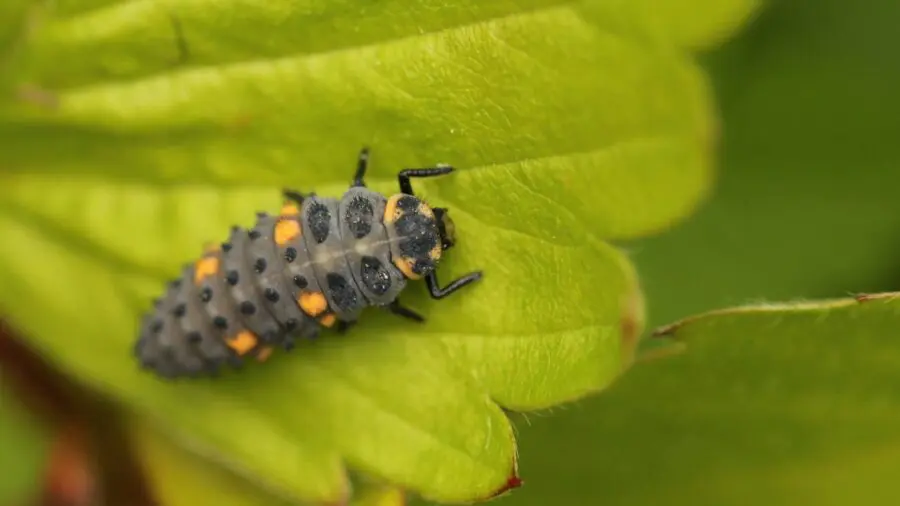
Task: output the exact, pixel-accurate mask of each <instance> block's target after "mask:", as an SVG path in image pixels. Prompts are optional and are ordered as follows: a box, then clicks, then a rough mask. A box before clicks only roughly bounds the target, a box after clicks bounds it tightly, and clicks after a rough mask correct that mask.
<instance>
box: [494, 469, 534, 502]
mask: <svg viewBox="0 0 900 506" xmlns="http://www.w3.org/2000/svg"><path fill="white" fill-rule="evenodd" d="M524 483H525V482H524V481H523V480H522V478H520V477H519V474H518V471H517V470H516V469H513V471H512V474H510V475H509V478H507V480H506V483H504V484H503V486H502V487H500V489H499V490H497V491H496V492H494V493H493V494H491V495H489V496H488V497H487V498H488V499H494V498H496V497H500V496H501V495H505V494H508V493H509V492H511V491H512V490H515V489H517V488H519V487H521V486H522V485H523V484H524Z"/></svg>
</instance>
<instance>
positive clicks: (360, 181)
mask: <svg viewBox="0 0 900 506" xmlns="http://www.w3.org/2000/svg"><path fill="white" fill-rule="evenodd" d="M368 169H369V148H367V147H365V146H364V147H363V148H362V149H361V150H359V157H358V158H357V160H356V174H354V175H353V182H352V183H350V186H351V187H360V186H361V187H363V188H365V186H366V181H365V179H366V170H368Z"/></svg>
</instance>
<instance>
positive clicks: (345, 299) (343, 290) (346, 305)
mask: <svg viewBox="0 0 900 506" xmlns="http://www.w3.org/2000/svg"><path fill="white" fill-rule="evenodd" d="M325 279H326V281H327V282H328V293H329V294H330V295H331V299H332V300H334V305H335V306H337V308H338V309H341V310H344V311H346V310H349V309H353V308H354V307H356V304H357V303H358V302H359V296H358V295H357V294H356V290H354V289H353V287H352V286H350V284H349V283H347V280H346V279H345V278H344V276H341V275H340V274H335V273H333V272H329V273H328V275H327V276H325Z"/></svg>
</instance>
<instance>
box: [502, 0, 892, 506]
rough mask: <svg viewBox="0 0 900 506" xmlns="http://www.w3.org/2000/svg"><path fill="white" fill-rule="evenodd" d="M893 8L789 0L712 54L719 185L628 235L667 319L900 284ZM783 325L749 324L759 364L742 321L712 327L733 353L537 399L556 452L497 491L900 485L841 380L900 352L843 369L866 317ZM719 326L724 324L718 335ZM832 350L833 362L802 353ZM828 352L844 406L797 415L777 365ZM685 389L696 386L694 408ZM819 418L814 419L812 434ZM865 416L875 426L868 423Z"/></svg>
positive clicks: (882, 498) (664, 492) (629, 492)
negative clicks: (552, 402)
mask: <svg viewBox="0 0 900 506" xmlns="http://www.w3.org/2000/svg"><path fill="white" fill-rule="evenodd" d="M897 26H900V4H898V3H897V2H893V1H891V0H878V1H870V2H858V3H847V2H838V1H836V0H827V1H822V0H802V1H792V2H777V1H773V2H770V5H769V6H768V7H767V8H766V9H765V10H764V11H763V13H762V15H761V16H760V18H759V19H758V20H756V21H755V22H754V23H753V24H752V25H751V26H750V27H749V28H748V29H747V30H745V31H744V32H743V33H742V35H741V36H740V37H739V38H738V39H737V40H735V41H733V42H732V43H730V44H728V46H727V47H725V48H723V49H722V50H719V51H715V52H714V53H712V54H710V55H709V58H708V59H707V62H708V68H710V69H711V70H712V72H713V76H714V84H715V87H716V90H717V93H718V94H719V102H720V104H721V108H722V140H723V149H722V157H723V158H722V166H721V171H720V177H719V180H718V183H717V187H716V193H715V195H714V197H713V198H712V200H711V201H710V202H709V203H708V204H706V205H705V206H704V207H703V208H702V209H701V210H700V211H699V213H698V214H697V215H696V216H695V217H694V218H692V219H691V220H690V221H689V222H687V223H685V224H684V225H683V226H679V227H678V228H677V229H675V230H672V231H670V232H668V233H666V234H664V235H663V236H661V237H658V238H654V239H649V240H646V241H641V242H640V243H633V244H632V245H630V247H629V249H630V251H631V252H632V259H633V260H634V261H635V262H636V263H637V264H638V267H639V268H640V270H641V274H642V280H643V286H644V288H645V290H646V293H647V297H648V307H649V308H650V313H649V319H650V321H651V323H652V325H654V326H656V325H662V324H664V323H667V322H671V321H673V320H675V319H678V318H680V317H684V316H687V315H690V314H694V313H698V312H702V311H706V310H710V309H714V308H719V307H724V306H728V305H738V304H745V303H753V302H761V301H778V300H791V299H795V298H806V299H808V298H813V297H817V298H823V297H825V298H831V297H843V296H846V295H848V294H852V293H857V292H877V291H890V290H896V289H897V288H898V287H900V260H898V259H900V199H898V197H897V188H900V144H898V143H897V142H896V135H897V132H900V95H897V92H896V90H898V89H900V65H897V61H898V60H897V58H896V51H895V48H896V47H900V32H898V31H897V30H896V27H897ZM828 322H829V320H828V319H827V318H826V319H825V320H824V321H823V322H821V323H822V325H826V324H827V323H828ZM864 325H865V323H864V322H863V321H862V320H860V326H861V328H865V327H864ZM811 327H813V326H812V325H811ZM885 327H888V328H884V334H883V336H881V339H883V341H880V342H881V343H882V344H885V345H888V344H890V340H891V339H894V340H895V341H896V339H898V332H900V330H898V329H900V325H896V326H894V327H893V328H889V326H888V325H885ZM777 328H778V327H777V325H776V324H774V323H773V324H772V329H773V331H772V332H771V333H770V332H767V333H765V334H764V335H760V336H758V337H754V338H753V340H754V341H753V342H755V343H757V344H756V346H762V343H765V342H767V341H765V339H766V338H767V337H768V336H771V337H772V339H770V340H769V341H768V342H769V343H770V346H771V356H770V357H769V358H768V359H764V360H761V359H760V358H759V356H758V355H757V356H756V357H753V358H752V360H753V370H751V369H749V367H744V368H741V369H738V368H739V367H741V363H740V362H741V361H740V359H741V357H740V355H739V354H740V353H741V352H742V350H744V349H746V348H745V347H742V346H741V345H740V344H739V343H740V340H738V341H737V343H736V344H735V346H736V349H735V350H733V351H731V350H729V348H728V347H727V344H728V343H727V341H728V340H729V338H731V335H732V332H730V331H729V332H722V333H721V335H719V336H717V337H715V338H711V340H710V343H709V346H718V347H721V348H720V349H721V351H722V353H727V355H726V356H724V357H723V359H722V361H717V360H716V359H714V358H709V360H707V361H705V362H700V361H699V360H696V361H695V360H694V359H693V358H692V357H691V355H690V353H691V348H690V345H689V347H688V351H687V353H688V354H687V355H685V356H683V357H679V358H674V359H667V360H669V361H670V362H665V363H659V364H653V365H652V366H647V367H642V368H639V369H637V370H635V371H633V372H632V374H630V375H629V376H628V377H626V378H625V379H624V381H623V382H622V383H619V384H617V385H616V386H615V387H614V388H613V389H612V390H611V391H609V392H607V395H604V396H602V397H600V398H597V399H594V400H592V401H590V402H582V403H579V404H577V405H573V406H570V407H568V408H567V409H565V410H563V411H559V410H557V411H555V412H554V413H553V416H547V417H545V416H529V417H528V423H525V424H523V423H519V424H518V426H520V427H521V429H520V433H521V434H522V441H523V445H522V446H523V449H522V451H523V452H532V453H539V454H540V455H541V456H542V459H539V460H536V461H529V462H528V464H527V465H524V466H523V467H522V472H523V474H524V476H526V477H528V478H529V480H528V483H527V485H528V489H527V490H528V493H527V494H525V493H523V494H515V495H513V496H511V497H510V498H508V499H503V500H502V502H501V503H500V504H504V505H510V506H513V505H522V506H525V505H535V506H537V505H545V504H551V503H561V504H571V503H579V504H581V503H588V504H589V503H602V504H607V505H614V506H638V505H645V504H660V503H665V504H670V505H682V504H684V505H688V504H693V505H696V504H716V505H722V506H735V505H745V504H746V505H759V504H767V505H772V506H795V505H797V504H821V505H835V506H838V505H841V506H843V505H846V504H869V503H871V502H878V503H887V502H890V500H891V498H894V500H896V498H897V496H898V494H900V490H898V488H897V485H896V482H895V481H894V480H893V478H892V477H893V476H894V473H895V470H896V469H897V467H898V464H897V462H898V456H900V447H898V445H897V442H896V440H895V439H893V435H892V434H890V433H886V432H885V431H886V429H885V428H884V426H879V423H880V422H879V419H878V418H877V415H876V413H875V412H873V410H874V409H875V408H876V407H877V406H875V405H873V404H870V407H872V409H870V410H868V411H866V412H863V413H859V414H856V415H854V414H853V413H845V412H843V411H842V409H845V408H848V407H850V406H851V404H850V403H848V402H843V401H841V397H840V396H841V395H843V394H845V393H846V392H848V391H850V390H849V389H851V388H859V387H860V386H862V385H863V381H866V380H865V379H864V378H854V377H846V375H847V372H848V371H852V372H854V373H858V375H860V376H865V375H866V374H867V373H869V372H870V371H869V368H868V367H865V364H866V361H867V360H868V361H872V364H873V366H874V365H877V364H879V363H881V362H880V361H881V360H887V358H883V357H887V356H890V355H883V353H884V351H885V350H884V349H882V347H881V346H880V345H878V344H877V343H878V342H879V341H874V343H876V344H874V345H873V346H872V347H871V348H866V349H864V350H861V349H858V350H857V353H861V352H865V353H866V354H867V356H865V357H860V356H857V357H856V361H855V362H849V361H848V362H847V363H846V368H844V369H843V372H842V373H838V372H837V371H838V370H839V369H835V367H836V366H835V364H834V361H838V362H840V361H841V360H843V359H842V357H841V356H840V355H838V356H837V357H835V356H834V353H835V350H837V351H840V350H842V349H845V348H844V347H845V346H849V345H856V344H858V343H856V341H857V340H858V339H859V340H861V339H862V338H861V337H856V335H855V331H854V332H847V333H844V334H842V335H838V336H833V338H831V339H828V338H825V337H822V338H821V339H817V338H815V336H816V335H822V334H820V332H821V331H822V330H823V329H822V328H821V327H815V328H813V329H811V333H810V334H809V335H807V336H806V339H805V340H804V342H805V343H806V345H805V346H807V349H806V351H805V358H803V356H798V355H797V354H796V350H795V351H794V352H791V351H790V350H791V347H789V346H787V345H782V343H781V342H780V339H779V337H778V334H775V333H773V332H774V329H777ZM717 339H721V340H722V342H721V343H715V344H714V341H713V340H717ZM745 342H746V341H745ZM699 352H700V353H703V351H702V348H701V350H699ZM733 354H737V356H735V355H733ZM817 356H818V357H821V359H822V360H823V361H827V360H831V361H832V363H831V364H830V365H829V364H827V363H825V364H815V363H814V364H812V365H809V364H806V365H804V364H805V363H806V362H807V361H810V360H814V358H815V357H817ZM828 357H831V358H830V359H829V358H828ZM748 360H750V358H749V357H748ZM848 360H849V359H848ZM729 364H731V366H732V367H731V368H730V369H731V370H730V369H729ZM817 366H822V367H824V366H829V367H832V368H831V369H829V370H828V371H830V373H829V374H826V375H825V376H827V377H826V378H823V377H822V374H821V373H822V371H823V369H818V370H819V373H817V374H818V376H816V378H818V379H819V380H820V381H822V382H827V384H828V385H831V386H832V387H833V388H834V390H835V391H834V394H835V400H834V401H832V402H833V404H832V405H831V408H832V409H831V410H829V412H828V413H827V414H826V413H825V412H824V411H825V410H824V409H820V411H819V412H818V413H817V415H819V416H816V417H814V418H808V417H807V418H806V419H803V420H799V422H802V423H796V422H798V420H795V421H794V422H789V421H788V420H789V418H788V416H790V415H792V414H799V413H800V412H798V411H796V409H797V408H796V406H791V405H784V404H783V403H782V402H783V401H784V399H786V398H787V397H780V399H781V400H780V401H777V400H776V398H775V397H774V395H775V394H777V388H778V386H777V385H774V384H769V385H767V383H766V382H767V381H768V379H769V378H777V377H779V376H781V377H783V376H784V374H785V373H788V372H789V370H791V369H793V368H796V370H797V371H796V372H797V374H802V371H803V367H811V368H812V369H811V372H810V373H811V374H813V373H814V371H815V370H816V367H817ZM876 370H877V369H876ZM895 370H897V369H896V366H895ZM717 377H722V378H723V382H722V385H723V389H722V390H721V391H715V390H710V389H702V390H701V389H700V388H699V387H700V386H702V385H704V384H705V383H706V382H707V381H710V380H714V379H715V378H717ZM725 378H727V379H728V381H724V379H725ZM894 378H896V376H894ZM882 379H883V380H884V381H885V382H887V384H884V385H877V388H885V389H887V388H893V389H894V391H896V390H900V385H898V384H897V382H896V381H895V382H894V383H893V384H889V382H890V381H891V380H892V379H893V378H891V377H885V378H882ZM795 383H796V382H795ZM669 384H671V385H679V386H680V388H679V389H678V391H677V392H676V391H671V390H669V392H670V394H671V396H672V398H670V399H667V400H666V404H664V405H660V399H659V397H658V396H656V395H653V394H652V393H651V392H648V391H647V390H648V389H649V390H652V389H653V388H666V385H669ZM764 386H765V387H767V388H768V390H765V389H763V390H762V391H763V393H765V392H769V393H770V394H771V395H770V396H768V397H765V396H764V397H762V398H761V399H760V401H759V402H758V403H757V405H756V408H757V409H756V410H755V417H753V418H752V419H747V417H738V416H735V417H733V418H722V419H720V420H718V421H716V422H715V423H713V421H712V419H711V418H710V416H712V415H713V414H715V413H716V410H717V409H722V410H723V411H724V410H726V409H730V408H728V407H729V404H728V403H727V398H726V397H724V396H726V394H728V392H727V391H725V388H729V389H733V390H734V393H735V395H737V394H738V393H739V392H740V391H741V389H742V388H743V389H745V390H744V391H746V392H749V391H750V389H751V388H753V387H756V388H757V389H756V390H755V391H756V392H757V393H759V392H760V391H761V390H760V387H764ZM810 386H811V387H812V386H814V385H810ZM874 387H876V385H873V388H874ZM811 392H812V391H811V390H806V393H805V395H801V396H800V397H794V399H795V401H802V402H805V403H809V402H812V401H813V400H814V399H815V398H816V397H820V396H822V395H825V392H822V391H820V392H819V393H818V394H817V395H811ZM797 393H803V391H798V392H795V394H797ZM785 394H787V393H785ZM874 395H875V394H874V393H873V396H874ZM675 396H684V401H685V403H684V407H683V408H680V407H679V406H678V403H677V400H678V397H675ZM844 399H845V400H848V399H846V397H845V398H844ZM883 399H884V400H883V402H889V401H888V400H887V399H888V397H887V396H884V397H883ZM849 400H850V401H852V400H853V399H849ZM820 401H821V402H827V401H825V400H821V399H820ZM864 401H865V399H861V400H860V402H864ZM868 401H869V402H875V399H874V397H869V398H868ZM723 403H724V404H723ZM894 405H896V401H894ZM732 407H734V406H733V405H732ZM885 409H887V408H885ZM886 412H887V411H886ZM732 413H734V414H737V413H736V412H734V411H732ZM745 414H746V413H745ZM719 415H720V416H722V417H725V416H726V415H728V413H727V412H726V413H719ZM854 417H856V418H855V419H854ZM804 426H805V427H806V428H807V429H810V430H808V431H807V432H805V433H802V432H801V431H800V430H799V429H800V428H801V427H804ZM866 427H867V428H870V429H872V433H871V434H859V433H858V431H859V430H860V428H866ZM876 429H877V430H876ZM878 436H884V438H883V439H882V440H881V441H878V440H877V438H878ZM831 440H834V442H833V444H832V442H831ZM803 456H805V457H803ZM801 457H802V458H801ZM882 486H883V487H882ZM885 487H886V488H885Z"/></svg>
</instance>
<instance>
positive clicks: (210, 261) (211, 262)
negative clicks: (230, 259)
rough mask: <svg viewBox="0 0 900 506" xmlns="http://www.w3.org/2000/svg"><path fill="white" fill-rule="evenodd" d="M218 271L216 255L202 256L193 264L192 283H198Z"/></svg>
mask: <svg viewBox="0 0 900 506" xmlns="http://www.w3.org/2000/svg"><path fill="white" fill-rule="evenodd" d="M217 272H219V258H218V257H212V256H208V257H203V258H201V259H200V260H197V262H196V263H195V264H194V284H195V285H199V284H201V283H203V280H204V279H206V278H207V277H209V276H212V275H213V274H215V273H217Z"/></svg>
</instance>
